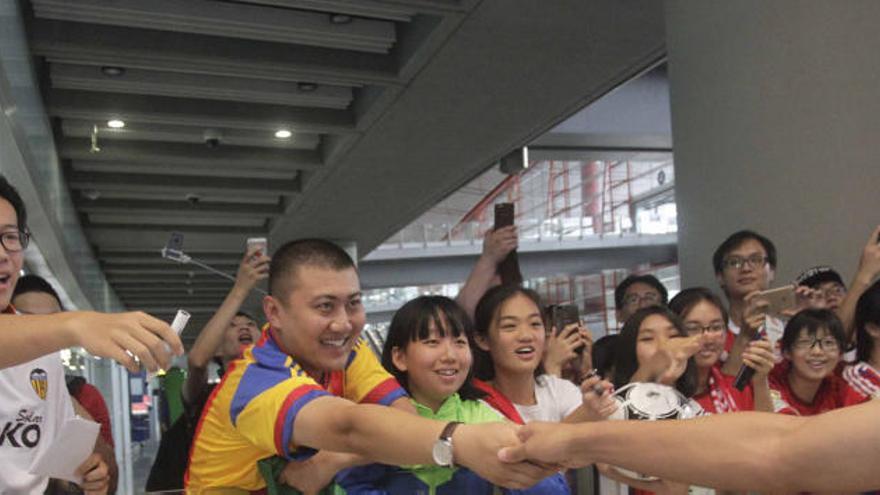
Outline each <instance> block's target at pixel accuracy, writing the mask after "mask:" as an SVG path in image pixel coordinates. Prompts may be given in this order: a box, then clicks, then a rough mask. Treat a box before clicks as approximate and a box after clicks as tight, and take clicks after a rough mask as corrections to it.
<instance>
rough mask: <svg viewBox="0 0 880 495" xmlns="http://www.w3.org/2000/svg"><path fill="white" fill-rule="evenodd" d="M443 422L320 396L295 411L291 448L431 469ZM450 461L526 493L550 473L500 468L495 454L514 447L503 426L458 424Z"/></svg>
mask: <svg viewBox="0 0 880 495" xmlns="http://www.w3.org/2000/svg"><path fill="white" fill-rule="evenodd" d="M444 426H445V423H444V422H441V421H433V420H429V419H425V418H421V417H419V416H416V415H413V414H409V413H407V412H403V411H400V410H397V409H396V408H393V407H382V406H375V405H365V404H354V403H352V402H349V401H346V400H344V399H340V398H337V397H329V396H325V397H320V398H317V399H314V400H312V401H311V402H309V403H308V404H306V405H305V406H303V408H302V409H301V410H300V411H299V413H298V414H297V415H296V420H295V422H294V425H293V436H292V440H291V442H296V445H291V447H292V448H293V447H296V446H307V447H312V448H315V449H326V450H332V451H336V452H348V453H352V454H357V455H361V456H364V457H368V458H371V459H373V460H375V461H378V462H384V463H387V464H396V465H407V464H426V465H432V464H434V461H433V458H432V456H431V449H432V447H433V445H434V442H435V441H436V440H437V439H438V438H439V437H440V432H441V431H442V430H443V428H444ZM452 443H453V454H454V455H453V458H454V462H455V463H456V464H458V465H462V466H465V467H467V468H469V469H471V470H472V471H474V472H475V473H477V474H478V475H480V476H481V477H483V478H485V479H487V480H489V481H491V482H493V483H496V484H500V485H503V486H507V487H510V488H526V487H529V486H532V485H534V484H535V483H537V482H538V481H540V480H541V479H543V478H545V477H547V476H550V475H551V474H553V472H554V471H553V469H548V468H542V467H539V466H535V465H533V464H529V463H525V462H521V463H513V464H505V463H502V462H500V461H499V460H498V459H497V456H496V453H497V452H498V450H499V449H500V448H502V447H505V446H510V445H514V444H517V443H519V440H518V439H517V437H516V427H515V426H513V425H511V424H507V423H483V424H463V425H459V426H458V428H457V429H456V430H455V432H454V434H453V435H452Z"/></svg>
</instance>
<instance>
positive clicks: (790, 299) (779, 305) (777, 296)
mask: <svg viewBox="0 0 880 495" xmlns="http://www.w3.org/2000/svg"><path fill="white" fill-rule="evenodd" d="M756 297H760V298H761V299H763V300H765V301H767V309H766V312H767V313H768V314H771V315H782V314H784V313H785V312H789V311H792V310H794V309H795V308H796V307H797V296H796V294H795V287H794V285H783V286H782V287H776V288H775V289H769V290H764V291H761V292H758V294H757V295H756Z"/></svg>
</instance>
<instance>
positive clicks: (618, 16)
mask: <svg viewBox="0 0 880 495" xmlns="http://www.w3.org/2000/svg"><path fill="white" fill-rule="evenodd" d="M697 3H699V2H697ZM705 3H706V4H711V5H704V6H695V5H694V2H682V1H668V2H662V1H647V0H644V1H594V0H577V1H575V0H571V1H568V0H566V1H560V2H550V1H543V0H542V1H538V0H534V1H527V0H152V1H148V2H145V1H142V0H0V25H2V26H0V36H2V41H0V108H2V109H3V114H2V116H0V173H2V174H3V175H4V176H5V177H6V178H7V179H8V180H9V181H10V183H12V184H13V185H14V186H15V187H16V188H17V189H18V191H19V192H20V194H21V196H22V198H23V199H24V202H25V204H26V206H27V209H28V219H29V221H28V224H29V228H30V232H31V234H32V236H31V242H30V245H29V246H28V247H27V250H26V252H25V265H24V269H23V273H22V274H35V275H39V276H41V277H43V278H45V279H46V280H47V281H49V283H50V284H51V285H52V286H53V287H54V289H55V290H56V291H57V292H58V295H59V298H60V300H61V303H62V306H63V308H64V309H65V310H95V311H103V312H120V311H131V310H137V311H144V312H146V313H149V314H151V315H154V316H156V317H157V318H159V319H162V320H164V321H167V322H169V323H170V322H171V320H172V319H173V318H174V316H175V314H176V312H177V311H178V310H179V309H183V310H185V311H187V312H188V313H190V315H191V318H190V320H189V322H188V324H187V325H186V328H185V330H184V331H183V333H182V334H181V340H182V341H183V343H184V345H185V346H187V348H189V347H190V346H192V344H193V343H194V342H195V340H196V337H197V336H198V334H199V331H200V330H201V329H202V328H203V327H204V326H205V324H206V323H207V322H208V321H209V320H210V318H211V317H212V316H213V315H214V313H215V312H216V311H217V308H218V307H219V306H220V304H221V303H222V302H223V301H224V298H225V297H226V295H227V293H229V291H230V289H231V288H232V286H233V282H234V281H235V277H236V272H237V270H238V267H239V264H240V263H241V260H242V256H243V254H244V252H245V249H246V248H247V246H248V242H249V241H248V240H249V239H259V238H262V239H265V242H266V243H267V248H266V251H267V254H269V255H270V256H271V253H272V252H273V248H274V247H276V246H280V245H282V244H284V243H285V242H287V241H290V240H293V239H297V238H306V237H308V238H315V237H317V238H324V239H329V240H332V241H333V242H335V243H336V244H338V245H339V246H341V247H343V248H344V249H345V250H346V251H347V252H348V253H349V254H350V255H351V256H352V257H353V258H354V259H355V260H356V262H357V267H358V273H359V276H360V284H361V288H362V290H363V303H364V306H365V310H366V325H365V327H364V331H363V338H364V340H365V341H366V342H367V343H368V344H369V346H370V348H371V349H372V350H373V351H374V352H375V353H376V354H377V356H381V354H382V346H383V343H384V341H385V338H386V335H387V332H388V328H389V324H390V322H391V320H392V317H393V316H394V314H395V312H397V310H398V309H399V308H401V306H403V305H404V304H405V303H406V302H407V301H410V300H412V299H414V298H416V297H418V296H423V295H443V296H448V297H450V298H455V297H456V296H457V295H458V294H459V291H460V290H461V289H462V287H463V286H464V284H465V282H466V280H468V275H469V273H470V272H471V270H472V269H473V268H474V265H475V263H476V262H477V260H478V259H480V256H481V253H482V252H483V245H484V238H485V236H486V235H487V234H488V233H491V232H492V231H493V229H494V225H495V216H494V212H495V208H496V205H498V204H508V203H509V204H512V205H513V207H514V212H515V214H514V223H515V225H516V226H517V229H518V231H517V232H518V247H517V255H518V261H519V266H520V269H521V273H522V276H523V282H522V284H523V286H525V287H527V288H530V289H533V290H534V291H535V292H536V293H537V294H538V295H539V296H540V297H541V299H542V301H543V303H545V304H556V305H575V306H576V307H577V309H578V312H579V315H580V316H579V318H580V321H581V323H582V324H583V325H584V326H585V327H587V328H588V329H589V330H590V332H591V334H592V339H593V340H594V341H595V340H598V339H600V338H601V337H604V336H606V335H613V334H617V333H618V332H619V331H620V329H621V327H622V326H623V323H624V322H623V321H619V318H620V314H619V312H618V310H620V308H619V307H617V305H616V303H615V288H616V287H617V286H618V285H619V284H620V283H621V282H622V281H623V280H624V279H625V278H626V277H627V276H629V275H653V276H655V277H656V279H657V280H659V281H660V282H661V283H662V284H663V286H665V288H666V289H667V290H668V296H669V298H672V297H673V296H675V295H676V294H678V293H679V292H680V291H681V290H682V289H683V288H686V287H692V286H695V285H705V286H707V287H710V288H712V289H716V290H717V288H718V282H717V281H716V277H715V274H713V272H712V263H711V253H712V251H713V250H714V249H715V246H717V245H718V244H719V243H720V242H721V241H722V240H723V239H724V238H725V237H726V236H727V235H729V234H730V233H733V232H734V231H736V230H740V229H754V230H756V231H759V232H762V233H764V234H765V235H767V236H769V237H770V238H772V239H773V241H774V242H776V243H777V247H778V248H779V250H780V253H781V255H780V259H781V260H783V261H781V262H780V266H779V268H778V269H777V282H778V284H775V285H779V284H781V283H787V282H786V281H788V280H793V279H794V278H795V276H797V275H798V274H799V273H801V272H802V271H803V270H804V269H806V268H808V267H810V266H813V265H833V266H834V267H835V268H836V269H837V270H838V271H840V272H841V273H842V274H843V278H844V280H845V281H846V282H847V283H848V282H849V280H850V279H851V277H852V276H853V275H854V274H855V273H856V270H857V261H858V259H859V253H860V252H861V251H860V250H861V249H862V247H861V246H862V245H863V243H864V241H863V239H864V238H865V237H866V236H867V234H868V233H869V232H870V231H871V230H872V229H873V228H874V227H875V226H876V225H877V221H878V219H877V217H876V201H875V200H871V199H870V198H871V197H876V196H875V193H874V192H873V191H871V192H870V193H868V191H869V190H870V189H876V188H870V187H869V186H868V185H869V184H872V183H873V184H877V183H878V182H877V180H876V179H878V178H880V177H878V174H880V172H878V171H877V169H878V167H876V165H874V164H873V162H872V161H871V160H870V159H869V158H868V157H876V153H875V151H880V150H876V149H875V148H877V146H878V145H877V144H873V143H870V144H866V143H867V141H870V140H874V141H878V142H880V140H876V138H875V136H876V134H875V135H874V136H871V137H870V138H866V137H865V136H867V135H870V131H873V130H878V127H880V126H878V122H877V121H878V118H877V117H876V116H877V115H880V112H874V111H873V109H876V108H877V107H878V103H877V102H874V101H873V100H872V99H871V98H870V96H869V94H870V93H873V91H874V88H875V87H876V85H874V86H871V84H870V83H871V82H874V83H876V73H880V64H878V62H877V61H876V60H873V59H872V58H871V57H872V56H871V55H870V54H869V53H868V52H870V51H871V50H870V49H869V48H871V47H872V46H874V45H875V44H874V43H872V42H874V41H880V35H877V34H876V33H871V34H870V39H868V40H865V41H861V42H859V41H856V40H857V39H858V37H859V36H864V35H865V32H868V31H870V29H869V27H867V24H865V23H867V21H857V20H856V18H857V17H859V18H860V19H863V20H864V19H874V20H877V19H880V12H877V11H876V10H877V9H875V8H873V7H872V6H870V5H867V4H865V3H861V4H860V5H859V7H858V8H859V9H861V10H860V11H859V12H862V14H863V15H862V16H856V15H855V14H850V15H848V16H842V15H841V16H838V15H837V13H838V12H837V10H835V9H834V8H832V7H830V6H828V4H825V5H823V2H818V1H811V2H807V3H808V4H810V7H809V8H807V7H805V8H804V9H803V11H802V12H800V13H799V14H798V13H796V12H795V11H797V10H799V7H798V6H796V4H797V2H792V1H788V0H785V1H780V2H778V4H779V5H778V6H771V5H767V4H762V3H761V2H745V4H747V6H740V7H739V8H737V7H736V6H724V7H721V6H720V4H723V3H724V2H705ZM774 3H777V2H768V4H774ZM854 3H858V2H854ZM829 4H830V2H829ZM713 9H714V10H713ZM719 9H720V10H719ZM722 10H723V12H722ZM798 15H800V16H802V17H798V18H795V19H792V18H793V17H796V16H798ZM829 18H831V19H832V21H830V24H823V23H825V21H826V20H827V19H829ZM727 20H729V24H733V25H728V23H727V22H726V21H727ZM736 24H739V28H741V29H743V30H744V32H746V33H747V34H749V35H754V36H752V37H750V38H748V40H749V42H748V43H744V44H743V45H737V46H732V45H733V44H736V43H731V40H735V39H736V37H737V33H738V31H737V27H736V26H735V25H736ZM791 24H796V25H795V26H794V27H791V26H790V25H791ZM743 26H745V27H743ZM819 26H822V27H819ZM786 29H788V30H786ZM774 31H775V32H779V33H781V34H779V37H780V38H782V39H784V40H785V46H786V47H787V48H779V49H773V50H770V49H767V50H764V49H762V47H764V46H766V44H767V43H770V40H774V39H778V38H774V37H773V36H772V34H771V33H772V32H774ZM755 33H763V34H755ZM806 33H813V34H814V35H816V36H815V37H811V36H810V35H808V34H806ZM762 36H764V37H762ZM816 37H820V38H827V39H833V41H829V42H827V44H825V45H820V44H818V43H814V41H815V38H816ZM811 43H812V44H811ZM851 44H858V46H859V47H860V48H863V49H864V50H857V53H855V54H852V55H851V58H853V59H852V60H840V59H838V58H837V55H836V54H839V53H840V52H841V51H843V49H844V48H845V47H849V46H851ZM793 47H803V50H798V49H797V48H793ZM829 47H830V48H829ZM787 50H788V51H787ZM801 51H803V52H804V53H800V52H801ZM863 51H864V53H863ZM792 52H797V53H795V54H792ZM759 57H760V58H759ZM780 61H781V62H780ZM866 61H867V62H866ZM823 64H825V65H823ZM866 64H867V65H868V66H870V67H871V68H868V69H866V68H864V67H865V65H866ZM834 74H836V76H834ZM835 77H836V79H835ZM808 80H809V82H806V81H808ZM756 81H757V82H756ZM844 85H848V86H847V87H848V88H850V87H851V88H854V89H852V90H850V89H842V88H843V86H844ZM743 87H746V88H750V89H747V90H745V91H741V89H742V88H743ZM828 88H838V90H837V92H836V93H835V96H827V93H825V92H823V91H827V90H828ZM844 100H845V101H844ZM768 102H772V103H768ZM807 102H809V104H808V103H807ZM806 107H809V108H806ZM753 109H754V110H753ZM835 109H839V112H838V110H835ZM843 115H846V116H849V117H852V118H853V119H855V120H854V122H855V123H843V122H845V121H846V122H848V121H847V120H846V118H844V116H843ZM823 120H824V124H823V123H822V121H823ZM835 126H837V127H845V128H846V129H849V130H850V131H851V133H850V135H847V136H842V134H843V133H844V131H842V130H841V131H837V130H832V129H830V128H832V127H835ZM771 127H772V130H770V131H768V130H767V129H768V128H771ZM835 128H836V127H835ZM673 134H674V135H675V146H673ZM756 157H766V158H756ZM848 167H852V168H848ZM832 171H838V172H832ZM744 177H745V178H747V179H749V180H754V181H755V182H759V184H758V185H756V186H754V187H752V186H750V185H742V183H741V182H738V181H739V180H740V179H742V178H744ZM825 192H827V194H825ZM844 197H846V198H852V202H851V203H849V204H846V203H845V202H843V201H842V198H844ZM872 205H873V210H872ZM843 208H852V209H853V210H856V211H857V212H855V213H852V214H851V213H850V212H848V211H843ZM835 210H836V213H834V214H832V213H831V212H833V211H835ZM869 210H872V211H873V214H872V213H870V212H869ZM805 212H806V213H805ZM805 216H806V217H810V218H813V219H814V220H815V221H816V224H815V225H813V226H809V227H804V226H803V225H802V226H800V227H797V228H792V225H793V224H794V222H796V221H797V220H798V219H803V218H804V217H805ZM872 222H873V223H872ZM819 225H821V226H822V230H820V229H819V227H818V226H819ZM817 238H823V239H829V240H830V239H836V240H838V241H839V242H836V243H830V242H828V243H825V242H824V241H823V242H816V240H817ZM806 240H809V241H810V244H809V245H806V244H807V243H806V242H805V241H806ZM825 244H828V245H830V244H834V246H832V247H829V246H828V245H825ZM4 246H5V245H4ZM169 248H170V251H169ZM773 263H775V261H773ZM774 268H775V266H774ZM267 290H268V285H267V284H266V283H265V282H261V283H260V284H258V285H257V287H256V289H254V290H253V291H251V293H250V295H249V296H248V297H247V299H246V300H245V301H244V302H243V304H242V307H241V309H242V310H243V311H245V312H247V313H248V314H250V315H253V316H254V319H255V320H257V322H258V324H259V325H263V324H265V323H266V319H265V316H264V314H263V306H262V299H263V295H264V294H265V292H266V291H267ZM719 293H720V292H719ZM60 359H61V360H62V362H63V364H64V366H65V373H66V374H67V375H70V376H80V377H83V378H84V379H85V380H86V381H87V382H88V383H90V384H92V385H94V386H95V387H96V388H97V389H98V390H99V391H100V392H101V394H102V395H103V397H104V399H105V400H106V404H107V408H108V410H109V415H110V424H111V426H112V428H111V429H112V435H113V438H114V441H115V442H114V443H115V458H116V462H117V464H118V470H119V481H118V488H117V491H116V493H120V494H137V493H144V492H145V490H146V483H147V477H148V475H149V473H150V469H151V467H152V466H153V463H154V460H155V458H156V455H157V451H158V449H159V442H160V440H161V438H162V435H163V433H164V431H165V430H166V429H167V428H168V427H169V426H170V424H172V423H173V421H174V419H175V417H176V416H177V415H180V414H181V412H180V406H179V404H178V403H179V400H177V401H175V400H174V399H169V396H172V395H173V394H174V393H179V390H180V376H182V375H183V374H185V370H186V368H187V358H186V356H180V357H177V358H176V360H175V362H174V368H173V372H171V371H169V372H168V373H164V372H162V373H160V374H159V375H155V374H148V373H147V372H146V371H141V372H139V373H132V372H130V371H128V370H126V369H125V368H123V367H122V366H120V365H119V364H117V363H115V362H113V361H112V360H110V359H104V358H99V357H94V356H92V355H90V354H89V353H87V352H86V351H85V350H83V349H82V348H72V349H67V350H63V351H62V352H61V353H60ZM215 366H216V365H211V370H212V371H211V373H210V375H211V376H212V377H214V376H215V375H216V373H215V372H214V370H215V369H216V368H215ZM218 380H219V377H214V378H212V379H211V381H212V382H216V381H218ZM175 387H176V388H175ZM175 391H176V392H175ZM589 483H590V486H589V487H588V486H587V484H586V483H585V482H583V481H581V484H580V486H579V487H578V490H577V493H585V494H586V493H591V494H592V493H597V494H598V491H596V490H595V489H594V485H592V481H590V482H589ZM596 486H598V485H596ZM169 493H170V492H169ZM605 493H606V492H605V491H602V494H603V495H605ZM621 493H622V492H621ZM616 494H617V492H615V495H616Z"/></svg>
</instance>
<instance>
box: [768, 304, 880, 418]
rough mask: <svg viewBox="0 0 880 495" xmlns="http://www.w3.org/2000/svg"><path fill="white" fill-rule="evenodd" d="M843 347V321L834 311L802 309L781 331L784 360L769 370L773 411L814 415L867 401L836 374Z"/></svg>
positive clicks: (844, 336)
mask: <svg viewBox="0 0 880 495" xmlns="http://www.w3.org/2000/svg"><path fill="white" fill-rule="evenodd" d="M845 348H846V334H845V333H844V329H843V323H841V321H840V318H838V317H837V315H836V314H834V312H833V311H830V310H827V309H805V310H802V311H800V312H799V313H797V314H796V315H794V317H793V318H792V319H791V320H789V321H788V323H787V324H786V325H785V332H784V333H783V334H782V355H783V357H784V358H785V360H784V361H783V362H781V363H779V364H778V365H776V367H775V368H774V369H773V372H772V373H770V388H771V389H773V390H774V391H776V395H777V397H778V399H776V400H775V404H774V409H775V410H776V412H779V413H783V414H791V415H797V416H813V415H816V414H820V413H823V412H826V411H830V410H833V409H837V408H840V407H845V406H850V405H854V404H859V403H861V402H864V401H865V400H867V397H865V396H864V395H863V394H861V393H860V392H858V391H857V390H855V389H853V388H852V387H850V386H849V384H848V383H847V382H846V380H844V379H843V378H842V377H841V376H840V375H839V374H838V365H839V364H840V362H841V359H842V356H843V349H845Z"/></svg>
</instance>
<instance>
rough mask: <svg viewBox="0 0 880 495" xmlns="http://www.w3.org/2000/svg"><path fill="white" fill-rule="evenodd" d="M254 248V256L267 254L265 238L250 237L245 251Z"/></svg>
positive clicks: (267, 246)
mask: <svg viewBox="0 0 880 495" xmlns="http://www.w3.org/2000/svg"><path fill="white" fill-rule="evenodd" d="M254 247H256V248H257V251H256V252H255V253H254V256H259V255H264V254H267V253H268V248H269V241H267V240H266V238H265V237H251V238H250V239H248V240H247V250H248V251H250V250H251V249H253V248H254Z"/></svg>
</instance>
